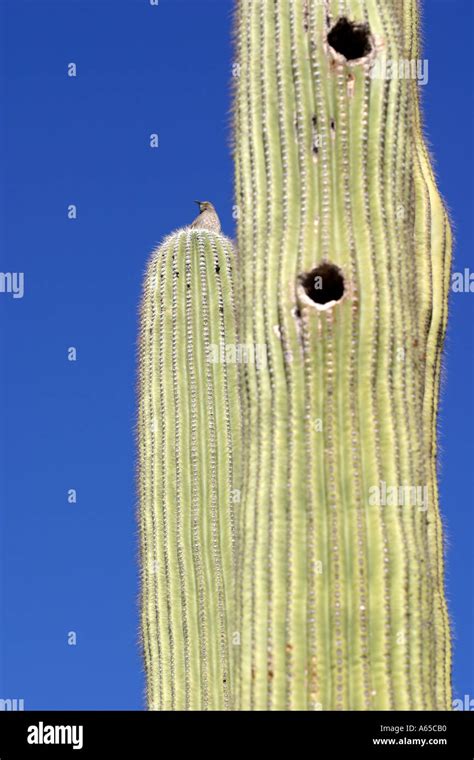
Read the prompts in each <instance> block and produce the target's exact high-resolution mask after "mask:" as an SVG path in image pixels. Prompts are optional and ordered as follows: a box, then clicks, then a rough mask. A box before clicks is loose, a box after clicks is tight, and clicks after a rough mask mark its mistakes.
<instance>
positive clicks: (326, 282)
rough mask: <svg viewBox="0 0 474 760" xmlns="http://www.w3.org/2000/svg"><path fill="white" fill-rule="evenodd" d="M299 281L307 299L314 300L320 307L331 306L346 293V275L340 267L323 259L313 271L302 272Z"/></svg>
mask: <svg viewBox="0 0 474 760" xmlns="http://www.w3.org/2000/svg"><path fill="white" fill-rule="evenodd" d="M299 282H300V286H301V287H302V289H303V292H304V295H305V296H306V300H307V299H309V300H310V301H312V303H313V304H314V305H315V306H316V308H319V309H324V308H329V305H330V304H331V305H333V304H334V303H337V302H338V301H340V300H341V298H342V297H343V295H344V290H345V285H344V276H343V274H342V272H341V270H340V269H339V267H337V266H336V265H335V264H331V263H330V262H328V261H323V262H322V263H321V264H319V266H317V267H315V268H314V269H312V270H311V272H305V273H304V274H301V275H300V277H299Z"/></svg>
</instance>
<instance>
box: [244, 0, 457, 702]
mask: <svg viewBox="0 0 474 760" xmlns="http://www.w3.org/2000/svg"><path fill="white" fill-rule="evenodd" d="M341 17H346V18H347V19H348V20H349V22H351V23H352V22H357V23H358V24H366V25H368V27H366V28H364V27H361V26H358V27H354V26H351V27H350V30H349V34H348V37H347V25H346V28H345V30H343V28H342V27H339V30H340V31H341V30H342V31H341V34H340V35H339V38H338V36H337V35H333V36H332V37H331V40H332V44H331V45H329V44H328V33H329V32H330V30H331V29H334V26H335V25H336V24H337V21H338V19H340V18H341ZM418 21H419V19H418V5H417V2H416V0H405V2H403V3H401V2H399V1H398V0H325V1H324V2H320V1H319V0H238V2H237V10H236V47H237V55H238V63H239V68H238V73H239V76H238V78H237V83H236V92H235V162H236V198H237V204H238V206H239V210H240V214H239V221H238V247H239V258H240V259H241V288H242V290H241V297H240V299H239V302H240V304H241V307H242V340H243V341H245V342H246V343H251V344H265V345H266V347H267V354H268V362H267V365H266V366H265V367H263V368H262V367H261V368H260V369H258V368H257V367H256V366H254V365H249V366H248V367H247V368H246V376H245V385H244V388H245V399H244V401H245V409H246V424H245V431H244V432H245V447H244V460H243V478H244V480H243V496H242V505H241V509H242V514H241V543H242V551H241V553H240V562H241V566H240V573H239V578H240V581H239V589H238V596H237V601H238V609H239V611H240V612H241V616H240V634H241V646H240V650H239V651H240V656H239V662H238V668H237V676H236V688H235V695H236V704H237V706H238V708H240V709H259V710H266V709H280V710H281V709H303V710H304V709H323V710H331V709H355V710H372V709H375V710H377V709H378V710H390V709H408V710H413V709H415V710H422V709H441V710H445V709H450V704H451V696H450V632H449V622H448V617H447V610H446V600H445V596H444V588H443V583H444V581H443V539H442V525H441V521H440V515H439V508H438V495H437V478H436V415H437V403H438V393H439V378H440V364H441V351H442V347H443V340H444V333H445V325H446V317H447V296H448V288H449V269H450V256H451V233H450V227H449V223H448V219H447V216H446V213H445V210H444V207H443V204H442V201H441V199H440V196H439V193H438V191H437V188H436V183H435V180H434V177H433V172H432V169H431V164H430V158H429V155H428V151H427V149H426V145H425V142H424V139H423V135H422V129H421V119H420V107H419V100H418V92H417V83H416V81H415V80H414V79H412V78H410V77H407V76H402V77H392V78H388V77H386V76H380V77H377V76H373V74H374V67H375V66H380V64H383V63H384V61H388V60H392V61H396V62H397V63H398V62H400V61H408V62H412V61H416V60H417V59H419V58H420V53H419V33H418V25H419V24H418ZM343 31H344V33H342V32H343ZM356 33H358V34H359V36H360V38H363V41H364V40H365V43H367V45H368V48H367V49H366V50H363V51H362V54H361V55H360V56H359V57H357V56H356V57H355V60H352V59H353V58H354V56H352V55H351V54H350V52H349V48H347V43H348V42H349V43H350V44H352V43H355V42H356V40H355V37H354V35H355V34H356ZM344 34H346V37H345V38H344ZM351 34H352V36H351ZM344 39H345V42H344ZM359 41H360V40H359ZM356 47H357V46H356ZM344 50H345V51H346V52H345V53H344V52H343V51H344ZM323 262H325V263H326V264H327V266H328V269H326V270H324V268H321V264H322V263H323ZM318 267H319V268H318ZM328 271H330V272H331V273H332V274H331V276H332V277H333V278H336V280H337V279H338V278H339V285H340V284H341V283H340V279H341V274H342V278H343V288H344V295H343V297H342V298H336V299H333V300H335V303H333V304H332V305H331V304H330V303H329V304H328V303H326V305H325V308H323V304H321V303H315V293H314V289H313V291H312V290H311V282H312V281H313V280H314V282H316V281H315V277H317V276H318V277H320V280H322V286H321V287H322V289H323V290H324V288H326V287H327V282H328V275H327V272H328ZM320 275H323V276H320ZM325 277H326V280H325ZM316 287H317V286H316ZM414 488H417V489H418V490H417V491H413V489H414ZM384 489H385V490H384ZM408 493H409V494H410V496H408ZM414 494H416V495H415V496H414Z"/></svg>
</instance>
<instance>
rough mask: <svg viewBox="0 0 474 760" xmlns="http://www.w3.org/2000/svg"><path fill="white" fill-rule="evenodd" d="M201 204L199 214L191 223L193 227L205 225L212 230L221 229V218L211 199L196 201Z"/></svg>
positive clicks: (204, 226)
mask: <svg viewBox="0 0 474 760" xmlns="http://www.w3.org/2000/svg"><path fill="white" fill-rule="evenodd" d="M194 202H195V203H197V204H198V206H199V214H198V216H197V217H196V219H195V220H194V221H193V222H192V223H191V225H190V226H191V227H203V228H204V229H206V230H211V231H212V232H220V231H221V223H220V219H219V217H218V215H217V211H216V209H215V208H214V206H213V205H212V203H210V202H209V201H194Z"/></svg>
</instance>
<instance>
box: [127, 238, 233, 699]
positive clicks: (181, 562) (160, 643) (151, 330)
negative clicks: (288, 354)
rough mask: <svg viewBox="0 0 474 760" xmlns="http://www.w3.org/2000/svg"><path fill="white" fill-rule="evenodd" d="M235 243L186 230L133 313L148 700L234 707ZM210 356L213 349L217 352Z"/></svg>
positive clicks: (156, 261)
mask: <svg viewBox="0 0 474 760" xmlns="http://www.w3.org/2000/svg"><path fill="white" fill-rule="evenodd" d="M233 258H234V254H233V247H232V244H231V242H230V241H229V240H228V239H227V238H225V237H224V236H223V235H219V234H216V233H213V232H210V231H207V230H191V229H189V228H186V229H184V230H180V231H178V232H176V233H174V234H172V235H171V236H170V237H168V238H167V239H166V240H165V241H164V242H163V243H162V245H161V246H160V247H159V248H158V249H157V250H156V251H155V252H154V253H153V255H152V256H151V259H150V261H149V264H148V268H147V272H146V276H145V284H144V293H143V298H142V305H141V314H140V341H139V415H138V431H137V442H138V487H139V525H140V547H141V558H140V559H141V562H140V564H141V631H142V644H143V651H144V659H145V669H146V678H147V703H148V707H149V709H152V710H153V709H157V710H223V709H231V708H232V669H231V647H232V631H233V625H234V623H233V621H232V600H233V598H234V593H235V591H234V576H235V573H236V557H237V536H236V518H235V516H234V509H235V505H234V502H235V501H237V500H238V498H237V499H236V493H237V497H238V495H239V493H240V492H239V490H238V481H237V478H238V472H239V461H238V455H239V434H240V413H241V412H240V405H239V397H238V378H237V374H238V368H237V365H236V364H232V363H227V362H225V361H215V358H216V355H215V354H214V353H213V352H212V350H211V349H212V348H213V347H218V346H219V347H220V346H228V345H229V344H230V345H233V344H236V343H237V336H236V321H235V316H234V302H233V294H232V284H231V283H232V267H233ZM217 358H219V356H218V357H217Z"/></svg>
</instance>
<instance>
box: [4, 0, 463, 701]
mask: <svg viewBox="0 0 474 760" xmlns="http://www.w3.org/2000/svg"><path fill="white" fill-rule="evenodd" d="M424 5H425V14H424V40H425V56H426V57H427V58H428V60H429V82H428V85H427V86H426V87H425V88H424V92H423V97H424V105H425V122H426V130H427V134H428V136H429V140H430V144H431V147H432V151H433V153H434V155H435V157H436V169H437V175H438V179H439V183H440V188H441V190H442V193H443V195H444V197H445V198H446V200H447V202H448V204H449V207H450V209H451V213H452V218H453V222H454V226H455V231H456V240H457V243H456V250H455V263H454V269H455V270H460V271H462V270H463V268H464V267H469V266H470V265H471V266H472V250H473V240H472V237H473V216H474V214H473V211H474V209H473V187H472V176H473V166H472V164H473V153H472V144H471V139H472V138H471V136H472V132H473V124H472V120H473V119H472V117H473V108H472V105H473V104H472V97H471V96H470V95H469V91H470V88H471V84H470V82H469V79H468V76H467V74H466V72H469V71H470V69H471V55H472V53H471V47H472V44H471V43H472V41H471V37H470V29H471V28H472V12H473V8H472V2H471V0H425V3H424ZM231 9H232V3H231V2H230V0H200V1H199V2H196V0H160V3H159V6H158V7H152V6H150V5H149V3H148V0H56V1H52V0H49V1H48V0H41V1H39V0H36V2H33V1H27V0H0V75H1V76H0V87H1V94H0V99H1V102H2V104H3V105H4V106H5V108H2V111H3V114H2V119H1V121H0V165H1V166H2V170H1V183H0V193H1V195H0V270H1V271H3V272H9V271H15V272H24V273H25V295H24V298H22V299H13V298H11V296H7V295H6V294H2V295H0V359H1V364H0V465H1V467H0V498H1V504H2V510H1V516H0V520H1V526H0V527H1V539H0V540H1V547H0V557H1V560H0V573H1V577H0V581H1V582H0V697H3V698H23V699H24V700H25V707H26V709H142V708H143V705H144V702H143V691H144V681H143V673H142V667H141V661H140V656H139V651H138V646H137V640H138V633H137V631H138V621H137V601H138V600H137V563H136V552H137V541H136V525H135V492H134V465H133V463H134V457H135V452H134V438H133V426H134V417H135V345H136V330H137V304H138V300H139V295H140V285H141V279H142V274H143V270H144V266H145V262H146V259H147V257H148V255H149V252H150V251H151V249H152V248H153V247H154V246H155V244H156V243H157V242H158V241H159V240H160V239H161V237H162V236H163V235H165V234H167V233H168V232H169V231H170V230H172V229H175V228H176V227H179V226H182V225H183V224H186V223H187V222H189V221H190V220H191V219H192V217H193V215H194V214H195V207H194V205H193V203H192V201H193V199H194V198H199V197H201V198H212V199H214V200H215V202H216V205H217V206H218V210H219V213H220V216H221V219H222V222H223V226H224V230H225V231H226V232H227V234H231V235H232V234H233V220H232V204H233V195H232V193H233V189H232V162H231V159H230V150H229V145H230V93H229V81H230V77H231V64H232V51H231V44H230V30H231ZM454 28H455V29H456V49H455V55H454V54H453V53H452V52H451V51H450V49H449V48H448V46H447V44H446V31H447V29H451V30H453V29H454ZM448 51H449V54H448ZM70 62H74V63H76V65H77V76H76V77H75V78H70V77H68V76H67V65H68V63H70ZM151 133H157V134H158V135H159V144H160V147H159V148H158V149H156V150H153V149H151V148H150V147H149V135H150V134H151ZM69 204H75V205H76V206H77V219H75V220H71V219H68V217H67V208H68V205H69ZM473 299H474V294H472V293H471V294H469V293H459V294H453V296H452V298H451V309H450V325H449V334H448V341H447V350H446V356H445V379H444V386H443V394H442V415H441V421H440V423H441V424H440V433H441V457H440V475H441V480H440V485H441V496H442V510H443V515H444V519H445V526H446V545H447V587H448V596H449V603H450V609H451V615H452V619H453V630H454V647H455V651H454V654H455V660H454V673H453V675H454V687H455V695H456V696H461V697H463V696H464V695H465V694H470V695H471V696H472V697H474V677H473V676H474V659H473V640H474V630H473V629H474V625H473V623H474V621H473V605H472V596H473V594H472V583H473V580H474V578H473V575H474V574H473V546H472V544H473V534H474V525H473V522H474V521H473V509H472V505H473V496H474V466H473V463H472V460H473V445H472V431H473V424H474V400H473V399H474V395H473V393H472V388H473V387H474V372H473V370H474V362H473V356H474V352H473V348H474V347H473V324H474V320H473V317H474V301H473ZM69 347H74V348H75V349H76V351H77V361H75V362H71V361H68V348H69ZM68 489H76V491H77V503H75V504H70V503H68V500H67V492H68ZM70 631H74V632H75V633H76V636H77V643H76V646H69V645H68V641H67V637H68V632H70Z"/></svg>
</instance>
